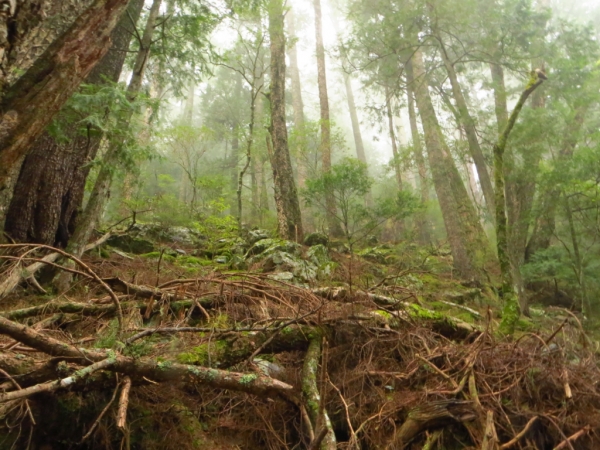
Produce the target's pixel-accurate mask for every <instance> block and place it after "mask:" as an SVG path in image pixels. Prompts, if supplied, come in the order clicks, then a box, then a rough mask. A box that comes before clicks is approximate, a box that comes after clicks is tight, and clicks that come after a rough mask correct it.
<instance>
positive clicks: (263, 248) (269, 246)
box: [246, 239, 300, 257]
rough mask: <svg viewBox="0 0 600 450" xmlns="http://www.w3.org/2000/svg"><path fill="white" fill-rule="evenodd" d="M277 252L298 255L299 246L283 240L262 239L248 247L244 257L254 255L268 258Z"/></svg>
mask: <svg viewBox="0 0 600 450" xmlns="http://www.w3.org/2000/svg"><path fill="white" fill-rule="evenodd" d="M277 251H280V252H285V253H290V254H292V255H298V254H299V253H300V245H299V244H297V243H295V242H292V241H286V240H284V239H262V240H260V241H258V242H256V243H255V244H254V245H253V246H252V247H250V249H249V250H248V252H247V253H246V257H249V256H255V255H263V256H269V255H270V254H272V253H275V252H277Z"/></svg>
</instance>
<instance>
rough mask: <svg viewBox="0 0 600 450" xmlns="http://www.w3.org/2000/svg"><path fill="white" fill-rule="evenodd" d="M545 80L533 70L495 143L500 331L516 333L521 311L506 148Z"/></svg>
mask: <svg viewBox="0 0 600 450" xmlns="http://www.w3.org/2000/svg"><path fill="white" fill-rule="evenodd" d="M543 82H544V78H540V77H539V76H538V73H537V72H535V71H534V72H532V75H531V79H530V80H529V83H528V84H527V87H526V88H525V90H524V91H523V92H522V93H521V96H520V97H519V101H518V102H517V104H516V106H515V108H514V109H513V111H512V113H511V115H510V117H509V119H508V122H507V124H506V127H505V128H504V130H503V132H502V133H501V134H500V136H499V137H498V142H497V143H496V144H495V145H494V184H495V188H496V242H497V249H498V260H499V262H500V274H501V282H502V286H501V288H500V292H501V295H502V298H503V300H504V308H503V311H502V323H501V324H500V331H501V332H503V333H505V334H509V335H511V334H513V333H514V330H515V325H516V324H517V321H518V320H519V316H520V314H521V307H520V305H519V298H518V292H517V289H516V287H515V282H514V278H513V270H512V267H511V258H510V253H509V251H510V250H509V242H508V220H507V214H506V195H505V181H504V152H505V150H506V143H507V141H508V137H509V136H510V132H511V131H512V129H513V127H514V125H515V122H516V121H517V117H518V116H519V113H520V112H521V109H523V105H525V101H526V100H527V98H528V97H529V96H530V95H531V93H532V92H533V91H535V89H536V88H537V87H538V86H540V85H541V84H542V83H543Z"/></svg>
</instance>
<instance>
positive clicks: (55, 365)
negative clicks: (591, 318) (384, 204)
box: [0, 226, 600, 450]
mask: <svg viewBox="0 0 600 450" xmlns="http://www.w3.org/2000/svg"><path fill="white" fill-rule="evenodd" d="M142 231H144V227H143V226H142V227H138V228H137V231H136V233H133V234H132V232H131V230H130V231H129V232H128V233H126V234H121V235H119V236H116V237H115V236H112V237H111V238H110V239H109V241H108V243H103V244H102V245H101V246H99V247H97V248H95V249H93V250H91V251H90V252H89V253H88V254H86V256H85V257H84V259H83V260H82V261H77V262H76V265H75V268H71V269H69V270H71V271H74V272H75V276H76V281H75V282H74V283H73V286H72V288H71V289H70V290H69V291H68V292H66V293H62V294H60V295H55V294H53V293H52V291H51V289H50V288H48V287H47V286H49V285H50V283H49V281H50V279H51V277H52V275H53V273H54V272H55V271H56V270H62V269H58V268H57V266H56V265H57V264H61V265H63V266H64V263H62V262H60V260H59V259H56V258H55V259H54V260H52V261H56V262H51V263H50V268H48V267H46V268H45V269H42V270H41V271H38V272H37V273H36V278H32V277H31V276H30V273H31V271H33V269H34V267H32V266H35V265H36V264H37V263H38V262H39V261H40V260H41V259H42V258H45V260H46V261H50V259H51V258H50V257H49V255H50V256H51V255H53V252H54V251H53V249H51V248H43V247H40V246H24V245H18V244H15V245H3V246H0V253H1V254H0V293H3V294H4V298H2V300H1V301H2V304H1V308H0V347H1V348H2V351H1V352H0V378H1V380H0V383H1V388H2V390H1V391H0V417H2V426H1V428H0V449H5V448H6V449H9V448H17V449H18V448H31V449H44V450H51V449H63V448H64V449H68V448H89V449H101V448H102V449H112V448H115V449H117V448H132V449H178V450H182V449H194V448H207V449H208V448H211V449H264V448H265V449H293V448H296V449H304V448H322V449H333V448H336V446H337V448H348V449H383V448H390V449H401V448H410V449H413V448H414V449H462V448H474V449H509V448H514V449H557V450H558V449H596V448H600V433H599V432H600V388H599V387H598V382H600V370H599V368H598V351H599V347H598V337H597V336H595V335H594V333H592V332H590V330H589V329H588V328H589V327H588V326H584V325H583V324H582V318H581V317H580V314H579V313H577V312H576V311H571V310H569V309H565V308H560V307H548V306H540V305H532V307H531V317H524V318H523V319H522V320H521V321H520V322H519V326H518V331H517V333H516V335H515V336H514V337H512V338H510V339H508V338H504V337H502V336H500V335H499V333H498V331H497V330H498V324H499V311H500V310H501V305H500V304H499V302H498V300H497V299H496V296H495V294H494V292H495V291H494V288H493V286H486V285H482V284H478V283H473V282H464V281H463V280H460V279H456V278H455V277H454V276H453V273H452V270H451V263H452V261H451V258H450V257H449V256H448V255H447V254H446V253H445V252H443V251H441V250H440V249H425V248H419V247H417V246H414V245H409V244H405V243H398V244H395V245H391V244H378V243H377V242H375V240H372V241H371V243H370V245H369V246H367V247H364V248H362V249H360V250H358V251H355V252H354V254H350V253H349V251H348V249H347V247H346V246H345V245H344V244H343V242H335V241H334V242H327V241H328V240H327V238H326V237H324V236H318V235H315V236H313V239H312V242H309V243H311V244H312V246H299V245H298V244H294V243H291V242H287V241H281V240H278V239H272V238H270V237H269V236H268V235H267V234H266V233H263V232H261V231H252V232H249V233H247V235H246V236H245V238H244V239H242V238H236V237H233V236H224V237H221V236H218V237H216V238H212V239H208V238H205V237H203V236H197V235H193V236H190V235H189V233H188V232H186V231H182V230H181V229H178V230H176V233H163V232H160V233H158V234H157V233H156V229H154V230H153V232H154V234H153V237H152V238H150V237H148V233H147V231H148V230H147V229H146V230H145V233H146V234H144V235H143V236H141V233H142ZM174 234H175V235H174ZM182 235H183V236H182ZM109 244H110V245H109ZM27 267H29V269H30V272H28V271H27V270H26V268H27ZM35 268H37V266H36V267H35Z"/></svg>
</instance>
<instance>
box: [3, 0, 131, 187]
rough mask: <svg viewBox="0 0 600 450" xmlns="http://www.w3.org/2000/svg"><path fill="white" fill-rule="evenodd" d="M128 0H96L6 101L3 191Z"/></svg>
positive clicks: (100, 50)
mask: <svg viewBox="0 0 600 450" xmlns="http://www.w3.org/2000/svg"><path fill="white" fill-rule="evenodd" d="M127 4H128V1H127V0H96V1H95V2H94V3H93V4H92V6H90V7H89V8H88V9H87V10H86V11H85V12H84V13H83V14H82V15H81V16H79V18H78V19H77V20H76V21H75V23H74V24H73V25H72V26H71V27H70V28H69V30H67V31H66V32H65V33H63V34H62V35H61V36H60V37H59V38H58V39H56V40H55V41H54V42H53V43H52V44H51V45H50V46H49V47H48V48H47V49H46V51H45V52H44V53H43V54H42V56H40V57H39V58H38V59H37V60H36V61H35V63H34V64H33V66H32V67H31V68H30V69H29V70H28V71H27V72H26V73H25V74H24V75H23V76H22V77H21V78H19V80H18V81H17V82H16V83H15V84H14V85H13V86H11V87H10V88H9V89H8V91H7V92H6V94H5V96H4V98H3V99H2V116H1V117H0V193H1V192H2V191H5V190H6V189H9V188H10V186H11V175H12V174H14V170H15V167H18V164H19V162H20V161H21V158H22V157H23V156H24V155H26V154H27V152H28V150H29V149H30V148H31V145H32V144H33V142H34V141H35V140H36V139H37V138H38V137H39V135H40V134H41V133H42V132H43V131H44V129H45V128H46V126H47V125H48V124H49V123H50V121H51V120H52V119H53V118H54V116H55V115H56V114H57V113H58V111H59V110H60V108H61V107H62V106H63V105H64V103H65V102H66V101H67V100H68V99H69V97H70V96H71V95H72V94H73V92H75V90H76V89H77V88H78V87H79V84H80V83H81V82H82V81H83V80H84V79H85V78H86V77H87V76H88V74H89V73H90V71H91V70H92V69H93V68H94V66H95V65H96V63H97V62H98V61H99V60H100V59H101V58H102V57H103V56H104V54H105V53H106V51H107V50H108V48H109V46H110V34H111V33H112V30H113V29H114V27H115V26H116V24H117V22H118V20H119V18H120V17H121V15H122V14H123V12H124V11H125V8H126V6H127Z"/></svg>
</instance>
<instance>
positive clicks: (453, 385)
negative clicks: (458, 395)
mask: <svg viewBox="0 0 600 450" xmlns="http://www.w3.org/2000/svg"><path fill="white" fill-rule="evenodd" d="M415 357H416V358H417V359H420V360H421V361H423V362H424V363H425V364H427V365H428V366H429V367H431V368H432V369H433V370H435V371H436V372H437V373H439V374H440V375H441V376H442V377H444V379H446V380H448V381H449V382H450V383H451V384H452V387H453V388H454V389H458V384H457V383H456V381H454V379H453V378H452V377H451V376H450V375H448V374H446V373H444V372H443V371H442V370H441V369H439V368H438V367H436V365H435V364H433V363H432V362H431V361H428V360H426V359H425V358H423V357H422V356H421V355H419V354H418V353H417V354H415Z"/></svg>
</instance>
